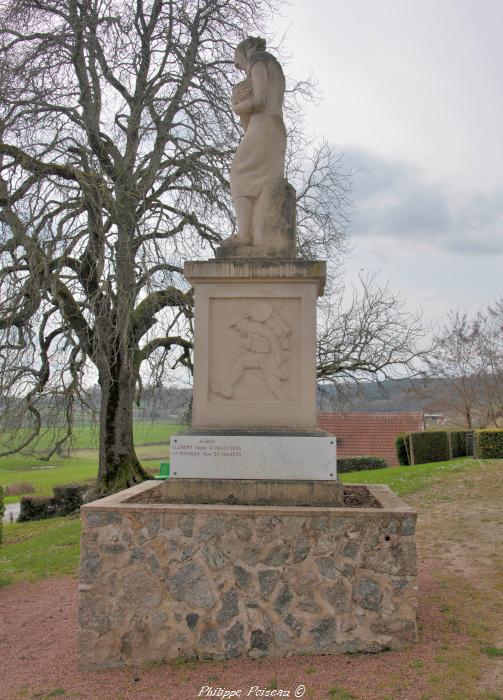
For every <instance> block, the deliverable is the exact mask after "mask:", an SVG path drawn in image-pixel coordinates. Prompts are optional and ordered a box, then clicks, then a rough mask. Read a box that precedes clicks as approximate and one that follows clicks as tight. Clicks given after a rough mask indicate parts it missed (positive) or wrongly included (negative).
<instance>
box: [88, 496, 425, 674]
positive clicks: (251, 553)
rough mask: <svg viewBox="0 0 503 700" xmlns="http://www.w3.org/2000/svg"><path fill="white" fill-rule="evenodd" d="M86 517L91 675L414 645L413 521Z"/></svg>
mask: <svg viewBox="0 0 503 700" xmlns="http://www.w3.org/2000/svg"><path fill="white" fill-rule="evenodd" d="M159 487H160V485H159V483H158V482H146V483H144V484H142V485H140V486H138V487H134V488H133V489H128V490H127V491H124V492H122V493H121V494H117V495H114V496H111V497H109V498H105V499H102V500H101V501H97V502H95V503H93V504H88V505H86V506H84V507H83V508H82V521H83V529H82V550H81V568H80V585H79V589H80V607H79V653H80V662H81V665H82V667H83V668H89V669H93V668H108V667H114V666H126V665H141V664H147V663H153V662H161V661H166V660H169V659H174V658H177V657H199V658H207V659H225V658H234V657H238V656H249V657H252V658H253V657H259V656H264V655H267V656H286V655H292V654H306V653H313V654H331V653H336V652H357V651H362V652H375V651H379V650H384V649H402V648H404V647H407V646H408V645H410V644H412V643H413V642H414V641H415V640H416V600H417V588H416V547H415V523H416V514H415V512H413V511H412V510H411V509H410V508H408V506H406V504H405V503H403V502H402V501H401V500H400V499H399V498H397V497H396V496H395V495H394V494H392V492H391V491H390V490H389V489H388V488H387V487H385V486H369V487H368V488H369V490H370V491H371V493H372V495H373V496H374V497H375V498H376V499H377V500H378V501H379V502H380V503H381V505H382V508H342V507H340V508H326V507H318V508H312V507H274V506H261V507H259V506H223V505H222V506H220V505H190V504H189V505H180V504H176V505H175V504H164V503H152V504H149V503H138V504H133V503H129V502H127V499H129V498H131V496H133V495H135V494H140V495H142V494H143V495H145V492H146V491H147V490H148V489H157V488H159Z"/></svg>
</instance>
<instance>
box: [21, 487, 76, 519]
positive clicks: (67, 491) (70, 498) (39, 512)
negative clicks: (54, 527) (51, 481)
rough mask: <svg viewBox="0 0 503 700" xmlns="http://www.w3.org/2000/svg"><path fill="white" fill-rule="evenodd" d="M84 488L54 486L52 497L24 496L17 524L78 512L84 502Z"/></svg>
mask: <svg viewBox="0 0 503 700" xmlns="http://www.w3.org/2000/svg"><path fill="white" fill-rule="evenodd" d="M84 490H85V486H82V485H81V484H67V485H65V486H55V487H54V489H53V491H54V496H53V497H52V498H50V497H49V496H24V497H23V498H22V499H21V512H20V513H19V518H18V521H19V522H26V521H27V520H43V519H44V518H54V517H56V516H63V515H70V513H73V512H74V511H76V510H78V508H80V506H81V505H82V503H83V502H84V499H83V494H84Z"/></svg>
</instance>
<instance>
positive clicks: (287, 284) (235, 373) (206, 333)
mask: <svg viewBox="0 0 503 700" xmlns="http://www.w3.org/2000/svg"><path fill="white" fill-rule="evenodd" d="M184 275H185V277H186V278H187V279H188V280H189V282H191V283H192V285H193V286H194V291H195V319H194V327H195V346H194V397H193V416H192V427H193V428H194V429H197V430H212V429H218V430H229V429H230V430H232V429H239V430H242V431H247V430H251V431H253V430H255V431H256V430H260V429H267V430H275V429H276V430H288V431H316V430H317V427H316V299H317V297H318V296H319V295H321V294H322V293H323V288H324V282H325V263H324V262H308V261H302V260H288V261H284V262H271V263H269V262H267V261H265V260H261V261H252V260H239V259H233V260H209V261H204V262H188V263H186V264H185V267H184Z"/></svg>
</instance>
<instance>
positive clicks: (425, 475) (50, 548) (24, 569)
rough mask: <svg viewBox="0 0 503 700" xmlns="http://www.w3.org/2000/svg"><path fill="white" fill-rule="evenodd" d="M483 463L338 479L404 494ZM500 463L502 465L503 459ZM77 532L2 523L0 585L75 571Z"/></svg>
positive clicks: (73, 527) (71, 526) (72, 527)
mask: <svg viewBox="0 0 503 700" xmlns="http://www.w3.org/2000/svg"><path fill="white" fill-rule="evenodd" d="M491 461H493V460H491ZM484 463H486V462H482V461H479V460H473V459H456V460H452V461H450V462H435V463H432V464H419V465H416V466H413V467H397V468H388V469H376V470H371V471H362V472H354V473H350V474H342V475H341V480H342V481H343V482H344V483H346V484H348V483H367V484H369V483H378V484H388V486H390V488H392V489H393V491H395V492H396V493H398V494H400V495H405V494H407V493H411V492H413V491H419V490H421V489H422V488H425V487H426V486H428V485H431V484H435V483H437V482H440V481H442V480H446V479H447V480H448V479H450V478H452V477H454V476H455V475H456V474H457V473H459V472H461V471H464V470H466V471H467V472H469V471H470V470H473V469H477V468H479V467H480V466H481V465H482V464H484ZM500 463H501V464H502V465H503V462H500ZM79 533H80V521H79V519H78V518H76V517H71V518H54V519H51V520H39V521H36V522H29V523H12V524H5V525H4V545H3V547H2V549H0V572H1V573H0V585H2V584H3V585H6V584H9V583H12V582H15V581H18V580H36V579H38V578H42V577H46V576H54V575H58V576H60V575H66V574H76V572H77V567H78V559H79Z"/></svg>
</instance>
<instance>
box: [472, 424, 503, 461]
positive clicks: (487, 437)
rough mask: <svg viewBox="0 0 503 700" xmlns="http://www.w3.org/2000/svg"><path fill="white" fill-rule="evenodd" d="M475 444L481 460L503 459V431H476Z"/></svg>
mask: <svg viewBox="0 0 503 700" xmlns="http://www.w3.org/2000/svg"><path fill="white" fill-rule="evenodd" d="M475 444H476V453H477V457H479V458H480V459H501V457H503V430H476V431H475Z"/></svg>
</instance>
